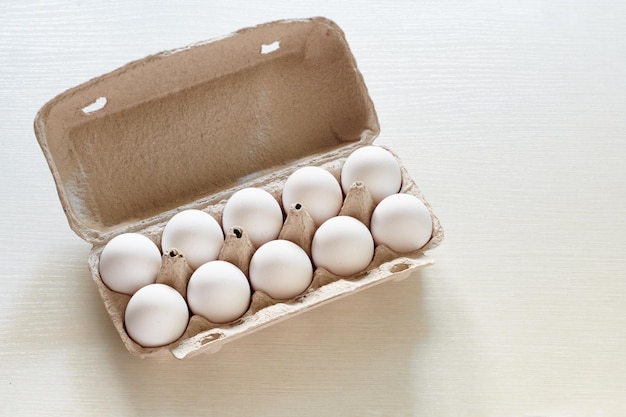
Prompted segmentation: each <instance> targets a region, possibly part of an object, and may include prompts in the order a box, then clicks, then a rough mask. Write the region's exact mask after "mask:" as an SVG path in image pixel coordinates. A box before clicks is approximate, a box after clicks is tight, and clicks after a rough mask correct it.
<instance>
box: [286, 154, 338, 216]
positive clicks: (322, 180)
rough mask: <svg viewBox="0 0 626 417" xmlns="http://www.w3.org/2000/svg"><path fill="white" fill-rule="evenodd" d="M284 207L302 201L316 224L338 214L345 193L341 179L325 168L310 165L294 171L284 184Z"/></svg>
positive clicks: (287, 207) (287, 208)
mask: <svg viewBox="0 0 626 417" xmlns="http://www.w3.org/2000/svg"><path fill="white" fill-rule="evenodd" d="M282 200H283V208H284V210H285V212H286V211H288V210H289V207H291V205H292V204H294V203H300V204H302V206H303V207H304V209H305V210H306V211H307V212H308V213H309V215H310V216H311V218H312V219H313V221H314V222H315V225H316V226H319V225H321V224H322V223H324V222H325V221H326V220H328V219H329V218H331V217H333V216H336V215H337V214H338V213H339V210H341V204H342V203H343V193H342V191H341V186H340V185H339V181H337V179H336V178H335V177H334V176H333V174H331V173H330V172H328V171H326V170H325V169H323V168H320V167H315V166H308V167H303V168H300V169H298V170H296V171H295V172H293V173H292V174H291V175H290V176H289V177H288V178H287V181H285V185H284V186H283V195H282Z"/></svg>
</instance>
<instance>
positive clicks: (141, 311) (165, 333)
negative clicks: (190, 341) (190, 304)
mask: <svg viewBox="0 0 626 417" xmlns="http://www.w3.org/2000/svg"><path fill="white" fill-rule="evenodd" d="M188 322H189V309H188V308H187V303H185V299H184V298H183V297H182V295H180V293H179V292H178V291H176V290H175V289H173V288H172V287H169V286H167V285H164V284H151V285H147V286H145V287H143V288H141V289H140V290H139V291H137V292H136V293H135V294H134V295H133V296H132V297H131V299H130V301H129V302H128V305H127V306H126V311H125V313H124V324H125V326H126V332H127V333H128V335H129V336H130V337H131V339H133V340H134V341H135V342H137V343H139V344H140V345H141V346H143V347H157V346H164V345H167V344H170V343H172V342H174V341H175V340H177V339H178V338H179V337H180V336H182V334H183V332H184V331H185V329H186V328H187V323H188Z"/></svg>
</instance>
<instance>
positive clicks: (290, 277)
mask: <svg viewBox="0 0 626 417" xmlns="http://www.w3.org/2000/svg"><path fill="white" fill-rule="evenodd" d="M312 280H313V265H312V264H311V260H310V259H309V257H308V255H307V254H306V252H305V251H304V250H303V249H302V248H301V247H300V246H298V245H296V244H295V243H293V242H290V241H288V240H272V241H270V242H267V243H265V244H264V245H263V246H261V247H260V248H259V249H257V251H256V252H255V253H254V255H253V256H252V260H251V261H250V283H251V284H252V288H253V289H254V290H255V291H263V292H264V293H266V294H267V295H269V296H270V297H272V298H275V299H278V300H286V299H288V298H292V297H295V296H297V295H299V294H301V293H302V292H303V291H304V290H306V289H307V287H308V286H309V285H310V284H311V281H312Z"/></svg>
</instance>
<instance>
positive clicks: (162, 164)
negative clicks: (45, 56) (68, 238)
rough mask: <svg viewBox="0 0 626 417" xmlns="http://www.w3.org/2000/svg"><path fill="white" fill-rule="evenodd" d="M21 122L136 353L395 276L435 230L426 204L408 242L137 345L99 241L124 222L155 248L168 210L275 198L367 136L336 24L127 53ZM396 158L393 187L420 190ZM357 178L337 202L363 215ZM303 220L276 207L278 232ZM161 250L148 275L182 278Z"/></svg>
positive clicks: (270, 318)
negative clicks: (415, 242) (255, 196)
mask: <svg viewBox="0 0 626 417" xmlns="http://www.w3.org/2000/svg"><path fill="white" fill-rule="evenodd" d="M35 133H36V136H37V139H38V141H39V143H40V145H41V148H42V150H43V153H44V154H45V156H46V159H47V161H48V164H49V165H50V169H51V172H52V175H53V177H54V180H55V184H56V187H57V191H58V194H59V197H60V200H61V203H62V205H63V207H64V210H65V213H66V215H67V218H68V221H69V224H70V227H71V228H72V229H73V230H74V231H75V232H76V233H77V234H78V235H79V236H80V237H81V238H83V239H84V240H86V241H88V242H89V243H91V244H92V245H93V248H92V251H91V254H90V257H89V267H90V270H91V274H92V277H93V280H94V282H95V283H96V285H97V288H98V290H99V292H100V295H101V297H102V300H103V302H104V305H105V306H106V309H107V311H108V313H109V315H110V317H111V320H112V322H113V324H114V325H115V328H116V329H117V331H118V333H119V335H120V337H121V339H122V341H123V342H124V344H125V346H126V347H127V348H128V350H129V351H130V352H131V353H133V354H136V355H138V356H140V357H149V356H167V357H175V358H178V359H184V358H188V357H191V356H194V355H196V354H199V353H203V352H216V351H218V350H219V349H220V348H221V347H222V345H223V344H224V343H227V342H230V341H232V340H235V339H237V338H239V337H241V336H244V335H246V334H249V333H251V332H253V331H256V330H259V329H261V328H263V327H266V326H269V325H271V324H275V323H277V322H279V321H282V320H284V319H287V318H289V317H292V316H294V315H297V314H300V313H303V312H305V311H307V310H310V309H311V308H314V307H318V306H320V305H323V304H325V303H327V302H330V301H333V300H336V299H338V298H341V297H344V296H347V295H350V294H353V293H355V292H357V291H360V290H363V289H366V288H369V287H371V286H373V285H377V284H380V283H382V282H386V281H389V280H398V279H403V278H406V277H407V276H408V275H410V274H411V273H412V272H413V271H415V270H417V269H420V268H423V267H425V266H428V265H431V264H432V263H433V261H432V259H430V258H428V257H427V256H425V255H424V252H425V251H427V250H429V249H432V248H434V247H436V246H437V245H438V244H439V243H440V242H441V241H442V239H443V230H442V228H441V226H440V224H439V221H438V220H437V217H436V216H435V215H434V213H433V212H432V209H431V208H430V205H428V203H426V205H427V207H428V208H429V210H431V216H432V218H433V235H432V237H431V239H430V241H429V242H428V243H427V244H426V246H424V247H423V248H422V249H421V250H419V251H416V252H413V253H408V254H399V253H395V252H393V251H391V250H389V249H388V248H386V247H383V246H379V247H377V248H376V251H375V256H374V260H373V261H372V263H371V264H370V266H369V267H368V268H367V269H366V270H365V271H363V272H362V273H359V274H357V275H356V276H352V277H338V276H335V275H333V274H331V273H329V272H328V271H325V270H322V269H318V270H316V272H315V276H314V279H313V283H312V284H311V286H310V287H309V289H308V290H307V291H305V292H304V293H303V294H301V295H299V296H298V297H295V298H294V299H291V300H273V299H271V298H270V297H268V296H267V295H265V294H262V293H259V292H256V293H254V294H253V297H252V302H251V305H250V309H249V310H248V312H247V313H246V314H245V315H244V316H243V317H242V318H240V319H238V320H236V321H234V322H232V323H228V324H221V325H218V324H214V323H210V322H208V321H207V320H205V319H203V318H201V317H199V316H193V317H192V318H191V320H190V323H189V326H188V328H187V330H186V331H185V333H184V334H183V336H182V337H181V338H180V339H179V340H177V341H176V342H174V343H172V344H170V345H168V346H164V347H159V348H143V347H141V346H139V345H138V344H136V343H135V342H134V341H133V340H132V339H131V338H130V337H129V336H128V334H127V333H126V331H125V329H124V322H123V317H124V310H125V307H126V304H127V303H128V300H129V299H130V297H129V296H127V295H124V294H119V293H115V292H113V291H111V290H109V289H108V288H107V287H106V286H105V285H104V284H103V282H102V280H101V278H100V276H99V272H98V262H99V256H100V253H101V251H102V249H103V248H104V246H105V245H106V243H107V242H108V241H109V240H111V239H112V238H113V237H115V236H117V235H119V234H121V233H128V232H136V233H141V234H143V235H145V236H147V237H149V238H151V239H152V240H153V241H154V242H155V243H156V244H157V245H159V247H160V235H161V232H162V230H163V227H164V226H165V224H166V222H167V221H168V220H169V219H170V218H171V217H172V216H173V215H174V214H176V213H177V212H179V211H182V210H185V209H192V208H193V209H200V210H204V211H206V212H208V213H210V214H211V215H213V216H214V217H215V218H216V220H218V221H221V214H222V210H223V207H224V204H225V203H226V201H227V199H228V197H229V196H230V195H232V194H233V193H234V192H236V191H237V190H240V189H242V188H246V187H259V188H263V189H265V190H267V191H269V192H270V193H271V194H272V195H273V196H274V197H275V198H276V199H277V201H279V202H280V201H281V199H280V197H281V192H282V186H283V184H284V182H285V180H286V179H287V177H288V176H289V175H290V174H291V173H292V172H294V171H295V170H296V169H298V168H301V167H304V166H308V165H314V166H320V167H323V168H325V169H327V170H328V171H329V172H331V173H332V174H333V175H335V177H336V178H338V179H339V176H340V172H341V167H342V165H343V162H344V161H345V159H346V158H347V156H348V155H349V154H350V153H351V152H353V151H354V150H355V149H357V148H358V147H361V146H364V145H369V144H372V142H373V141H374V139H375V138H376V136H377V135H378V133H379V125H378V120H377V117H376V112H375V110H374V106H373V103H372V101H371V99H370V97H369V95H368V93H367V88H366V86H365V83H364V81H363V78H362V76H361V74H360V72H359V71H358V69H357V67H356V63H355V60H354V58H353V56H352V54H351V52H350V49H349V47H348V44H347V43H346V40H345V36H344V34H343V32H342V31H341V29H340V28H339V27H338V26H337V25H336V24H335V23H333V22H332V21H330V20H328V19H325V18H312V19H302V20H286V21H278V22H273V23H267V24H263V25H260V26H256V27H253V28H248V29H243V30H240V31H238V32H235V33H233V34H231V35H228V36H225V37H222V38H219V39H216V40H211V41H208V42H203V43H199V44H195V45H191V46H189V47H185V48H181V49H177V50H173V51H168V52H163V53H159V54H156V55H152V56H149V57H146V58H144V59H141V60H138V61H135V62H131V63H129V64H127V65H125V66H123V67H121V68H119V69H117V70H115V71H113V72H111V73H108V74H105V75H103V76H101V77H98V78H95V79H93V80H90V81H88V82H86V83H84V84H82V85H80V86H77V87H75V88H72V89H70V90H68V91H66V92H64V93H62V94H60V95H59V96H57V97H56V98H54V99H53V100H51V101H50V102H48V103H47V104H46V105H45V106H44V107H43V108H42V109H41V110H40V112H39V113H38V115H37V118H36V120H35ZM401 169H402V180H403V182H402V189H401V192H406V193H409V194H413V195H415V196H417V197H418V198H420V199H422V201H424V202H426V201H425V200H424V197H423V196H422V195H421V193H420V192H419V189H418V187H417V185H416V184H415V182H414V181H413V180H412V179H411V178H410V176H409V175H408V173H407V171H406V169H405V168H404V167H403V166H402V165H401ZM362 188H363V187H360V188H359V187H353V190H351V191H350V192H349V193H348V195H347V196H346V199H345V201H344V207H343V208H342V214H348V215H352V216H355V217H357V218H360V219H361V220H362V221H364V222H365V223H366V224H367V223H368V222H369V216H371V211H372V210H373V203H372V202H371V200H369V195H368V193H367V190H366V189H365V190H364V189H362ZM309 220H310V219H309ZM313 232H314V226H313V225H311V224H310V223H309V222H308V221H307V214H306V211H305V210H302V209H301V208H299V207H298V208H295V207H292V208H291V209H290V210H287V212H286V213H285V225H284V227H283V231H282V232H281V238H285V239H288V240H294V241H296V243H299V244H300V245H301V246H303V247H304V248H305V250H306V249H307V248H306V246H307V244H308V245H310V238H311V237H312V234H313ZM242 236H243V237H242ZM307 242H308V243H307ZM253 252H254V248H253V247H250V245H249V242H248V244H247V243H246V239H245V233H244V234H243V235H242V234H241V233H240V231H238V230H234V231H233V230H230V231H226V243H225V246H224V248H223V250H222V253H221V254H220V257H221V258H222V259H225V260H229V261H231V262H233V263H235V264H239V266H240V267H241V268H242V269H244V270H245V269H247V264H246V262H249V258H250V256H251V255H252V253H253ZM163 259H164V267H163V268H162V273H161V274H160V276H159V279H160V280H161V281H162V282H170V283H171V282H178V285H179V286H182V288H184V283H185V280H186V279H188V276H189V274H190V270H189V268H188V266H186V262H185V261H184V256H181V254H178V253H170V252H167V253H165V254H163ZM181 282H182V284H181ZM171 285H174V284H171Z"/></svg>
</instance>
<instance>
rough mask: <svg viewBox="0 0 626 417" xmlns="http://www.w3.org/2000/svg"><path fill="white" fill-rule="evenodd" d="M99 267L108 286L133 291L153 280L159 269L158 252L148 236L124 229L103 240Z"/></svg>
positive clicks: (129, 293)
mask: <svg viewBox="0 0 626 417" xmlns="http://www.w3.org/2000/svg"><path fill="white" fill-rule="evenodd" d="M98 268H99V269H100V278H102V282H104V284H105V285H106V286H107V287H109V289H111V290H112V291H116V292H120V293H124V294H128V295H132V294H134V293H135V292H136V291H137V290H138V289H140V288H141V287H143V286H146V285H148V284H153V283H154V282H155V281H156V278H157V274H158V273H159V269H161V252H160V251H159V248H158V247H157V245H156V244H155V243H154V242H152V241H151V240H150V239H148V238H147V237H145V236H143V235H140V234H138V233H123V234H121V235H118V236H115V237H114V238H113V239H111V240H110V241H109V242H108V243H107V244H106V246H105V247H104V249H103V250H102V253H101V254H100V263H99V265H98Z"/></svg>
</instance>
